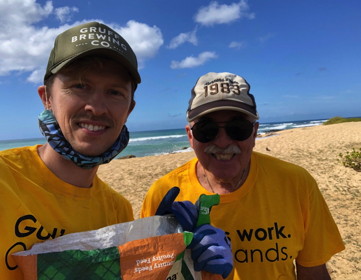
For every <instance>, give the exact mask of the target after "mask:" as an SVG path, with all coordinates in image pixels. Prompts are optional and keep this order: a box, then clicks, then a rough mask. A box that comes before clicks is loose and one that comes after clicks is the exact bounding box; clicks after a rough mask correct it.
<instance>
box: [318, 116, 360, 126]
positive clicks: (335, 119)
mask: <svg viewBox="0 0 361 280" xmlns="http://www.w3.org/2000/svg"><path fill="white" fill-rule="evenodd" d="M359 121H361V118H342V117H333V118H331V119H329V120H327V121H325V122H324V123H323V124H324V125H328V124H335V123H344V122H359Z"/></svg>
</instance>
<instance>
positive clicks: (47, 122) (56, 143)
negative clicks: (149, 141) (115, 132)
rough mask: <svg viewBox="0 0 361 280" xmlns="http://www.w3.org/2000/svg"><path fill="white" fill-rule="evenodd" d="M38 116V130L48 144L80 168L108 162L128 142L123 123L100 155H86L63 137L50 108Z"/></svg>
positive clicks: (127, 134)
mask: <svg viewBox="0 0 361 280" xmlns="http://www.w3.org/2000/svg"><path fill="white" fill-rule="evenodd" d="M38 118H39V127H40V131H41V133H42V134H43V135H44V136H45V138H46V140H47V141H48V143H49V144H50V146H51V147H52V148H53V149H54V150H55V151H56V152H57V153H59V154H60V155H61V156H63V157H64V158H66V159H68V160H71V161H72V162H74V163H75V164H76V165H77V166H79V167H81V168H85V169H90V168H93V167H95V166H98V165H100V164H104V163H108V162H109V161H111V160H112V159H113V158H114V157H116V156H117V155H118V154H119V153H120V152H121V151H122V150H123V149H124V148H125V147H126V146H127V145H128V142H129V132H128V129H127V127H126V126H125V125H124V126H123V129H122V131H121V133H120V135H119V137H118V138H117V140H116V141H115V143H114V144H113V146H112V147H110V148H109V149H108V150H107V151H105V152H104V153H103V154H101V155H100V156H86V155H83V154H80V153H78V152H77V151H75V150H74V149H73V147H72V146H71V145H70V143H69V142H68V141H67V140H66V139H65V137H64V135H63V133H62V132H61V130H60V127H59V124H58V122H57V121H56V119H55V117H54V115H53V113H52V112H51V111H50V110H44V111H43V112H42V113H41V114H40V115H39V117H38Z"/></svg>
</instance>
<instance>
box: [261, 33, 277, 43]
mask: <svg viewBox="0 0 361 280" xmlns="http://www.w3.org/2000/svg"><path fill="white" fill-rule="evenodd" d="M274 36H275V35H274V34H273V33H268V34H266V35H263V36H261V37H259V38H258V40H259V41H260V42H261V43H264V42H267V41H268V40H270V39H272V38H273V37H274Z"/></svg>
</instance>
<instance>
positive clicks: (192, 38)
mask: <svg viewBox="0 0 361 280" xmlns="http://www.w3.org/2000/svg"><path fill="white" fill-rule="evenodd" d="M196 33H197V30H196V29H194V30H193V31H191V32H187V33H180V34H179V35H178V36H176V37H174V38H173V39H172V40H171V41H170V43H169V46H168V48H170V49H175V48H177V47H178V46H180V45H182V44H184V43H186V42H189V43H191V44H193V45H195V46H196V45H197V44H198V39H197V35H196Z"/></svg>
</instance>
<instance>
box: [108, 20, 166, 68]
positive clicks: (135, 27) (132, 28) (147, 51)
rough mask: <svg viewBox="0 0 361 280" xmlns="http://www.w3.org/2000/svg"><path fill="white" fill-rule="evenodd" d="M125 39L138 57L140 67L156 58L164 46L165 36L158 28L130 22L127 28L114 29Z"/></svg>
mask: <svg viewBox="0 0 361 280" xmlns="http://www.w3.org/2000/svg"><path fill="white" fill-rule="evenodd" d="M114 29H115V30H116V31H118V32H119V34H120V35H122V36H123V37H124V39H125V40H127V42H128V43H129V45H130V46H131V47H132V49H133V50H134V52H135V54H136V55H137V58H138V62H139V65H140V67H142V66H143V64H144V61H145V60H146V59H149V58H152V57H154V56H155V55H156V54H157V52H158V50H159V48H160V47H161V46H162V45H163V42H164V41H163V36H162V32H161V30H160V29H159V28H158V27H157V26H149V25H147V24H144V23H140V22H136V21H134V20H130V21H128V22H127V25H126V26H125V27H121V28H114Z"/></svg>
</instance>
